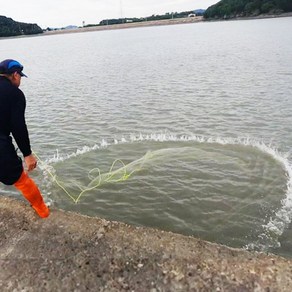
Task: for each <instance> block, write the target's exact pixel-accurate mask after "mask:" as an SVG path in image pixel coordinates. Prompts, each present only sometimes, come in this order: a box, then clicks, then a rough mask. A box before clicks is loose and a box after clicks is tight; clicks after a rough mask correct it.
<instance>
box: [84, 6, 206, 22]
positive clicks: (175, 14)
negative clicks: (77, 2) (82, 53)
mask: <svg viewBox="0 0 292 292" xmlns="http://www.w3.org/2000/svg"><path fill="white" fill-rule="evenodd" d="M204 11H205V10H201V9H198V10H195V11H194V10H190V11H183V12H167V13H165V14H162V15H154V14H153V15H151V16H147V17H140V18H137V17H134V18H114V19H104V20H102V21H100V23H99V24H98V25H112V24H122V23H129V22H143V21H154V20H165V19H177V18H184V17H188V16H189V15H190V14H196V15H197V16H199V15H203V13H204ZM88 26H93V24H92V25H88Z"/></svg>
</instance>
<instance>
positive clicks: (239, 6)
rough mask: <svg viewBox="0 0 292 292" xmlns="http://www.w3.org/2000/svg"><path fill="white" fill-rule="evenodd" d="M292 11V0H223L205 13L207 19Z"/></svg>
mask: <svg viewBox="0 0 292 292" xmlns="http://www.w3.org/2000/svg"><path fill="white" fill-rule="evenodd" d="M285 12H292V0H221V1H220V2H218V3H216V4H214V5H212V6H210V7H209V8H208V9H207V10H206V11H205V13H204V18H205V19H211V18H218V19H222V18H223V19H228V18H234V17H245V16H247V17H248V16H258V15H261V14H281V13H285Z"/></svg>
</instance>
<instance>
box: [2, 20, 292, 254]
mask: <svg viewBox="0 0 292 292" xmlns="http://www.w3.org/2000/svg"><path fill="white" fill-rule="evenodd" d="M291 25H292V18H279V19H265V20H248V21H229V22H213V23H198V24H187V25H175V26H163V27H149V28H136V29H127V30H113V31H101V32H89V33H80V34H66V35H55V36H40V37H39V36H38V37H28V38H14V39H2V40H1V48H0V56H1V58H2V59H4V58H15V59H17V60H20V61H21V62H22V63H23V64H24V66H25V70H24V72H25V73H26V74H27V75H29V78H28V79H23V80H22V89H23V91H24V92H25V94H26V96H27V112H26V114H27V124H28V126H29V130H30V136H31V141H32V147H33V150H34V151H35V153H36V154H37V155H38V156H39V157H40V158H41V160H42V161H43V162H44V164H42V163H39V165H40V168H39V169H38V170H36V171H35V172H34V173H32V176H33V177H34V178H35V180H36V181H37V183H38V184H39V186H40V187H41V189H42V191H43V193H44V196H45V199H46V201H47V202H51V203H52V204H53V205H54V206H56V207H58V208H63V209H66V210H73V211H77V212H80V213H83V214H86V215H90V216H99V217H103V218H107V219H111V220H118V221H123V222H127V223H130V224H134V225H138V226H150V227H155V228H159V229H163V230H170V231H173V232H178V233H182V234H186V235H192V236H195V237H200V238H202V239H206V240H209V241H213V242H218V243H223V244H226V245H229V246H234V247H245V248H248V249H252V250H263V251H269V252H274V253H277V254H281V255H284V256H286V257H291V256H292V253H291V242H292V231H291V219H292V209H291V207H292V164H291V144H292V118H291V113H290V111H291V108H292V98H291V95H292V66H291V61H292V51H291V46H292V35H291V31H290V28H291ZM7 52H9V55H7ZM117 159H120V160H122V163H121V162H118V161H116V160H117ZM124 165H125V166H126V168H125V167H124ZM111 166H113V170H117V173H116V175H115V176H114V177H112V178H110V179H107V178H108V176H106V173H108V172H109V171H110V169H111ZM96 168H99V170H97V169H96ZM48 169H49V171H50V173H48ZM98 171H100V172H101V174H102V177H103V179H102V180H101V181H99V178H98V174H99V172H98ZM51 175H52V176H55V178H56V179H57V181H54V180H53V179H52V176H51ZM128 175H129V176H128ZM124 176H125V177H124ZM94 178H97V179H96V180H95V181H94V183H95V184H99V182H101V184H100V185H99V186H98V187H97V188H96V189H91V190H90V191H85V192H84V190H85V189H86V188H87V186H88V185H89V186H92V185H94V183H93V184H91V185H90V183H91V182H92V180H93V179H94ZM116 180H121V181H119V182H115V181H116ZM57 183H59V184H60V185H61V186H64V187H65V188H66V190H67V191H68V192H69V195H70V196H71V197H69V196H68V194H66V193H65V192H64V191H63V190H62V189H61V188H60V187H59V186H58V184H57ZM0 190H1V193H2V194H3V195H7V196H14V197H17V198H19V197H20V196H19V194H18V193H17V192H15V191H14V190H13V188H11V187H5V186H1V189H0ZM81 192H83V193H82V195H81V197H79V198H78V196H79V194H80V193H81ZM74 200H75V201H77V203H75V202H74Z"/></svg>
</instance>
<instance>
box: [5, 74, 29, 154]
mask: <svg viewBox="0 0 292 292" xmlns="http://www.w3.org/2000/svg"><path fill="white" fill-rule="evenodd" d="M25 107H26V100H25V96H24V94H23V92H22V91H21V90H20V89H19V88H17V87H16V86H14V85H12V84H11V82H10V81H9V80H8V79H7V78H6V77H4V76H0V135H2V136H3V135H4V136H7V137H8V136H9V135H10V134H12V136H13V138H14V140H15V141H16V144H17V146H18V148H19V149H20V151H21V152H22V154H23V156H24V157H26V156H28V155H30V154H31V148H30V141H29V136H28V130H27V126H26V123H25V116H24V113H25ZM0 141H1V140H0ZM0 143H1V142H0Z"/></svg>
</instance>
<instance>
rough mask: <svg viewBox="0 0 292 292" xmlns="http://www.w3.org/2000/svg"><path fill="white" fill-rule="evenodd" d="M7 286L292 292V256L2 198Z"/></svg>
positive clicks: (0, 239)
mask: <svg viewBox="0 0 292 292" xmlns="http://www.w3.org/2000/svg"><path fill="white" fill-rule="evenodd" d="M0 266H1V269H0V291H151V292H156V291H289V292H290V291H292V277H291V272H292V262H291V261H290V260H288V259H284V258H281V257H279V256H275V255H265V254H262V253H251V252H248V251H245V250H240V249H233V248H228V247H226V246H222V245H217V244H213V243H208V242H206V241H203V240H199V239H196V238H192V237H187V236H183V235H179V234H174V233H171V232H163V231H160V230H155V229H151V228H138V227H134V226H129V225H126V224H123V223H118V222H109V221H106V220H103V219H100V218H90V217H87V216H82V215H79V214H76V213H70V212H65V211H61V210H55V209H53V210H52V212H51V216H50V217H49V218H47V219H40V218H38V217H37V215H36V214H35V213H34V211H33V210H32V209H31V208H30V206H28V205H27V204H25V203H24V202H22V201H17V200H14V199H9V198H5V197H3V196H0Z"/></svg>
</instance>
